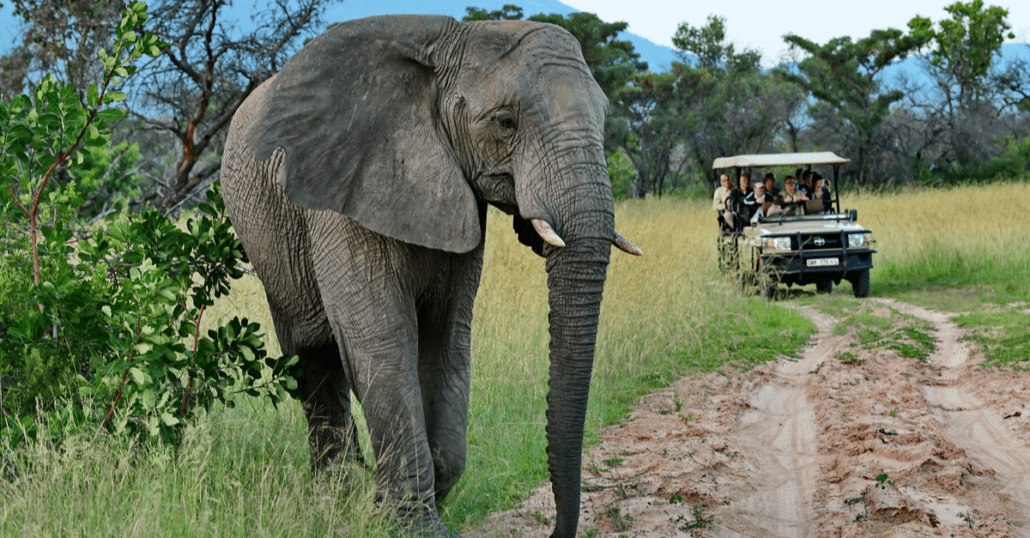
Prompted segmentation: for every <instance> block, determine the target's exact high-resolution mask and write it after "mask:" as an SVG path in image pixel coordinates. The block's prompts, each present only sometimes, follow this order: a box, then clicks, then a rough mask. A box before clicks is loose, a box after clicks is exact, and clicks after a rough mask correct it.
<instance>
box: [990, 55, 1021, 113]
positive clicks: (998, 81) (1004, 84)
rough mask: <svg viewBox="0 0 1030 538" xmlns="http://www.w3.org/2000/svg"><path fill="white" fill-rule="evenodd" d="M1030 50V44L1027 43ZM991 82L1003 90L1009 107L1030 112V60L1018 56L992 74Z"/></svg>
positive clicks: (1003, 95) (1003, 96)
mask: <svg viewBox="0 0 1030 538" xmlns="http://www.w3.org/2000/svg"><path fill="white" fill-rule="evenodd" d="M1027 49H1028V51H1030V45H1027ZM991 84H992V85H993V86H995V87H996V88H998V89H999V90H1000V91H1001V92H1002V98H1003V99H1004V101H1005V105H1006V106H1007V107H1012V108H1014V109H1015V110H1016V111H1018V112H1030V60H1027V59H1026V58H1016V59H1013V60H1010V61H1009V62H1008V64H1006V65H1005V67H1004V68H1002V69H999V70H997V71H995V72H994V73H992V74H991Z"/></svg>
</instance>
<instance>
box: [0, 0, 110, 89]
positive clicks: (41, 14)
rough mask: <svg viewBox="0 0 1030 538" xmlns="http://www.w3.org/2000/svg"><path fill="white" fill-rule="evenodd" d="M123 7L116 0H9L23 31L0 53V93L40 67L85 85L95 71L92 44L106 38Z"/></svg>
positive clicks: (102, 42) (19, 84) (18, 86)
mask: <svg viewBox="0 0 1030 538" xmlns="http://www.w3.org/2000/svg"><path fill="white" fill-rule="evenodd" d="M124 7H125V4H124V2H122V1H120V0H14V2H13V8H14V15H15V16H16V17H19V18H21V20H22V23H23V25H24V28H25V33H24V35H23V36H22V38H21V42H20V43H17V44H15V46H14V47H13V48H12V50H11V51H10V52H9V53H8V54H7V55H5V56H4V57H2V58H0V95H4V96H6V97H10V96H12V95H18V94H20V93H22V92H23V91H24V90H25V88H26V83H27V81H28V79H29V77H30V76H31V75H38V74H39V73H44V72H47V73H51V74H53V75H54V76H55V77H57V79H58V80H60V81H62V82H65V83H68V84H72V85H73V86H74V87H76V88H85V87H86V86H87V84H88V83H89V82H90V81H91V80H94V77H95V75H96V73H93V72H91V66H92V65H93V62H92V61H93V59H94V58H96V53H97V50H99V49H100V48H102V47H103V46H104V45H105V44H106V43H109V42H110V39H111V36H112V35H113V34H112V31H111V29H112V28H114V27H115V26H117V24H118V21H119V20H120V16H119V12H120V11H121V10H122V9H123V8H124Z"/></svg>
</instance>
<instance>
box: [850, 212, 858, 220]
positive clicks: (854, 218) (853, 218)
mask: <svg viewBox="0 0 1030 538" xmlns="http://www.w3.org/2000/svg"><path fill="white" fill-rule="evenodd" d="M857 220H858V210H857V209H852V210H851V222H855V221H857Z"/></svg>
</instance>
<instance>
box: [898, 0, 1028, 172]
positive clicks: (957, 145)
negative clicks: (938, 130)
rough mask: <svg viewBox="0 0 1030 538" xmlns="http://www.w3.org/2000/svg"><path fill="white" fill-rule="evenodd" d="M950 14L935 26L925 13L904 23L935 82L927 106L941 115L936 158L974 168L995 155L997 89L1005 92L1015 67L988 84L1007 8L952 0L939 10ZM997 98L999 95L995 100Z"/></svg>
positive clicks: (1006, 25) (977, 0) (1003, 33)
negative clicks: (941, 142) (922, 48)
mask: <svg viewBox="0 0 1030 538" xmlns="http://www.w3.org/2000/svg"><path fill="white" fill-rule="evenodd" d="M944 10H945V11H946V12H947V13H948V14H949V15H950V18H946V19H942V20H940V21H938V22H937V23H936V24H935V23H933V21H931V20H930V19H929V18H927V17H921V16H916V17H914V18H913V19H912V20H910V21H909V23H908V26H909V28H910V29H911V32H912V35H913V36H917V37H918V38H919V39H920V40H921V41H922V42H924V43H926V44H927V45H928V49H929V50H928V51H927V52H926V53H925V54H924V55H923V57H922V58H923V61H924V65H925V67H926V70H927V72H928V73H929V74H930V77H931V78H932V80H933V81H934V84H935V85H936V88H937V91H938V96H937V99H934V100H933V104H934V105H937V106H931V107H927V108H929V109H931V110H930V112H929V115H930V116H937V117H939V118H941V120H942V121H943V123H944V129H942V131H943V136H944V137H945V145H946V150H945V152H944V153H943V154H942V156H941V158H942V159H944V160H945V161H950V162H951V163H952V165H953V166H955V167H958V168H968V167H970V166H976V164H977V163H979V162H982V161H984V160H986V159H988V158H990V156H991V155H992V154H996V153H997V152H996V147H995V146H996V144H995V142H996V140H995V139H996V138H997V137H995V136H993V135H994V134H995V129H994V128H993V123H994V121H995V120H996V119H997V118H998V116H999V112H1000V111H999V110H998V109H997V106H996V104H995V100H996V97H997V96H996V94H995V92H997V91H999V90H1000V91H1002V92H1006V90H1008V91H1011V90H1012V89H1013V86H1012V85H1011V84H1012V83H1013V82H1015V81H1018V80H1019V79H1018V78H1015V79H1014V78H1012V76H1013V75H1018V66H1017V71H1015V72H1010V73H1008V76H1006V75H1005V74H1001V79H999V78H998V77H995V82H996V83H1000V84H991V76H990V69H991V65H992V62H993V61H994V58H995V56H996V55H997V53H998V51H999V50H1000V49H1001V44H1002V43H1003V42H1004V40H1005V37H1006V36H1007V37H1009V38H1012V37H1015V36H1014V34H1012V33H1011V32H1006V31H1007V30H1008V29H1009V28H1010V25H1009V23H1008V21H1007V20H1006V17H1007V16H1008V10H1006V9H1004V8H1001V7H998V6H990V7H985V6H984V3H983V1H982V0H973V1H972V2H969V3H963V2H955V3H954V4H951V5H949V6H947V7H945V8H944ZM998 100H1003V99H998Z"/></svg>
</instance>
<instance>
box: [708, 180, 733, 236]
mask: <svg viewBox="0 0 1030 538" xmlns="http://www.w3.org/2000/svg"><path fill="white" fill-rule="evenodd" d="M731 192H732V190H731V188H730V175H729V174H723V175H721V176H719V188H717V189H715V196H714V197H712V209H714V210H715V215H716V220H718V221H719V226H720V227H721V228H722V229H724V230H725V229H731V230H732V229H733V224H731V222H732V216H731V217H730V218H731V220H730V222H727V221H726V215H725V213H726V212H727V209H726V199H727V198H729V197H730V193H731Z"/></svg>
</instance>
